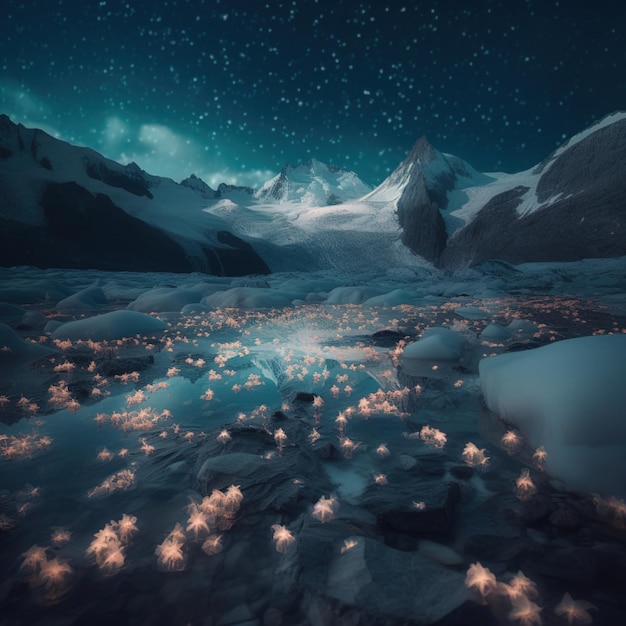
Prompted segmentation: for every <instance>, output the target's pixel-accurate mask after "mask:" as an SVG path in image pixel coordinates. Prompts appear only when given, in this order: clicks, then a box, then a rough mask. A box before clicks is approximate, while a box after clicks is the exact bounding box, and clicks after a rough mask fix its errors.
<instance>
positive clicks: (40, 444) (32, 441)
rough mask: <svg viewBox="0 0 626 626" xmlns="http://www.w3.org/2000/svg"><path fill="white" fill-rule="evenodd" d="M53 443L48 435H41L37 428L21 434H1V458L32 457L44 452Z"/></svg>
mask: <svg viewBox="0 0 626 626" xmlns="http://www.w3.org/2000/svg"><path fill="white" fill-rule="evenodd" d="M51 444H52V439H51V438H50V437H48V436H47V435H40V434H39V432H37V431H36V430H35V431H33V432H32V433H23V434H20V435H7V434H4V433H2V434H0V458H3V459H10V460H15V459H31V458H32V457H34V456H35V455H37V454H39V453H41V452H43V451H44V450H46V449H47V448H49V447H50V445H51Z"/></svg>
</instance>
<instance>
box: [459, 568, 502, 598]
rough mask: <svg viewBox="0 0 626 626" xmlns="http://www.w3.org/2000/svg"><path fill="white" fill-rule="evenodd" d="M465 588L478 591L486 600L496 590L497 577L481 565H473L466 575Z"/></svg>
mask: <svg viewBox="0 0 626 626" xmlns="http://www.w3.org/2000/svg"><path fill="white" fill-rule="evenodd" d="M465 586H466V587H468V588H469V589H476V591H478V593H479V594H480V595H481V597H482V598H483V600H484V599H485V598H486V597H487V596H488V595H489V594H490V593H491V592H492V591H494V590H495V589H496V586H497V582H496V577H495V576H494V575H493V574H492V573H491V571H490V570H489V568H487V567H483V565H482V564H481V563H479V562H476V563H472V564H471V565H470V566H469V568H468V569H467V573H466V574H465Z"/></svg>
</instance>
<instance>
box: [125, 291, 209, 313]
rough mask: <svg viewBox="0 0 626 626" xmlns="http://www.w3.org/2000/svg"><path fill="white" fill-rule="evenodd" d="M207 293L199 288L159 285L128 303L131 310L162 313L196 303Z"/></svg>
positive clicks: (178, 309)
mask: <svg viewBox="0 0 626 626" xmlns="http://www.w3.org/2000/svg"><path fill="white" fill-rule="evenodd" d="M204 295H205V294H204V293H202V292H201V291H199V290H197V289H177V288H175V287H159V288H157V289H151V290H150V291H147V292H145V293H142V294H141V295H140V296H139V297H138V298H136V299H135V300H134V301H133V302H131V303H130V304H129V305H128V309H129V310H131V311H141V312H143V313H160V312H165V311H177V312H178V311H180V310H181V309H182V308H183V307H184V306H185V305H186V304H196V303H198V302H200V300H202V297H203V296H204Z"/></svg>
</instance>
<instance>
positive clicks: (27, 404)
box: [17, 396, 39, 414]
mask: <svg viewBox="0 0 626 626" xmlns="http://www.w3.org/2000/svg"><path fill="white" fill-rule="evenodd" d="M17 406H18V407H19V408H20V409H22V411H24V413H31V414H35V413H37V411H38V410H39V405H38V404H37V403H36V402H31V401H30V400H29V399H28V398H25V397H24V396H22V397H21V398H20V399H19V400H18V401H17Z"/></svg>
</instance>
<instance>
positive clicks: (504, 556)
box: [464, 535, 527, 563]
mask: <svg viewBox="0 0 626 626" xmlns="http://www.w3.org/2000/svg"><path fill="white" fill-rule="evenodd" d="M526 547H527V546H526V544H525V542H524V541H523V540H521V539H519V538H516V537H500V536H497V535H474V536H472V537H469V538H468V539H466V541H465V546H464V553H465V554H466V555H468V556H471V557H472V558H475V559H478V560H483V561H492V562H497V563H508V562H510V561H511V560H513V559H515V558H517V556H518V555H519V554H521V553H522V552H523V551H524V550H525V549H526Z"/></svg>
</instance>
